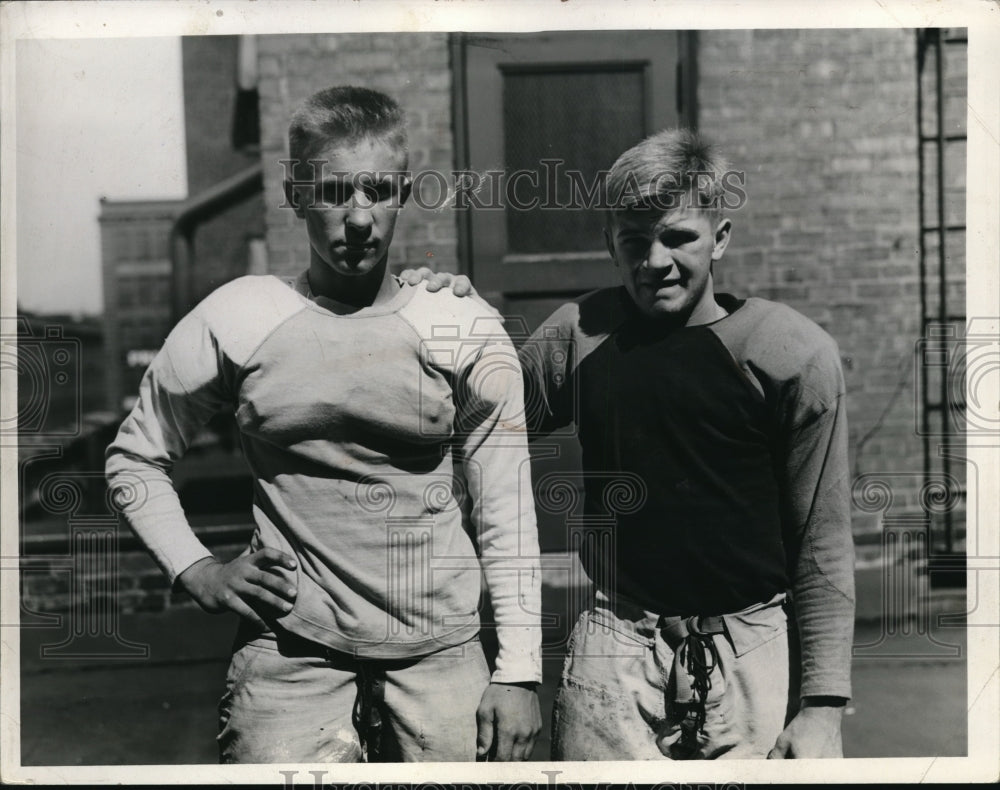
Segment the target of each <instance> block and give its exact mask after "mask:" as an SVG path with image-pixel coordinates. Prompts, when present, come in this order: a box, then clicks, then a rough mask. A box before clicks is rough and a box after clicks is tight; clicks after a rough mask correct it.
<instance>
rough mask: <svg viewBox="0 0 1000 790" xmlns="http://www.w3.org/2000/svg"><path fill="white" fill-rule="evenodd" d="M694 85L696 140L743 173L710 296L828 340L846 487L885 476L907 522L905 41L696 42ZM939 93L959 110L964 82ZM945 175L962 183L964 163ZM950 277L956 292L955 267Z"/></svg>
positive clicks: (851, 37) (911, 339)
mask: <svg viewBox="0 0 1000 790" xmlns="http://www.w3.org/2000/svg"><path fill="white" fill-rule="evenodd" d="M699 70H700V82H699V86H698V97H699V112H700V116H699V124H700V127H701V129H702V131H703V132H704V133H705V134H706V135H707V136H709V137H710V138H711V139H713V140H714V141H715V142H717V143H718V144H719V145H720V147H721V148H722V149H723V151H724V152H725V153H726V154H727V156H728V157H729V158H730V160H731V161H732V163H733V165H734V166H735V168H736V169H737V170H745V171H746V174H747V193H748V196H749V200H748V203H747V205H746V207H745V208H744V209H742V210H740V211H738V212H736V213H735V214H734V215H733V219H734V223H735V231H734V238H733V242H732V244H731V246H730V248H729V251H728V252H727V253H726V258H725V260H724V261H723V262H722V264H721V265H720V266H719V267H718V271H717V278H718V285H719V289H720V290H723V291H727V290H731V291H734V292H736V293H740V294H746V295H757V296H761V297H765V298H769V299H775V300H779V301H782V302H785V303H787V304H789V305H791V306H792V307H794V308H795V309H797V310H799V311H801V312H802V313H804V314H805V315H807V316H809V317H810V318H812V319H813V320H815V321H816V322H818V323H819V324H820V325H821V326H823V327H824V328H825V329H826V330H827V331H828V332H830V334H831V335H833V337H834V338H836V340H837V341H838V343H839V344H840V349H841V354H842V358H843V363H844V372H845V376H846V379H847V390H848V414H849V416H850V438H851V463H852V465H853V470H854V473H855V474H856V475H861V474H865V473H891V474H892V475H893V477H892V481H891V483H890V485H891V487H892V490H893V495H894V497H895V504H896V506H901V507H904V508H913V507H916V506H917V505H918V503H917V489H918V487H919V485H920V482H921V481H920V479H919V477H918V476H917V475H916V473H919V472H920V471H921V469H922V457H923V456H922V445H921V440H920V438H919V437H918V436H917V435H916V430H915V425H916V415H917V411H916V409H917V405H916V397H917V393H916V391H915V386H914V380H915V375H914V370H913V365H914V347H915V344H916V342H917V340H918V339H919V338H920V336H921V333H922V327H921V317H920V301H919V278H918V253H919V245H920V238H919V236H920V233H919V217H918V190H919V182H918V163H917V145H918V143H917V121H916V96H917V81H916V73H917V63H916V42H915V33H914V32H913V31H907V30H902V31H900V30H851V31H836V30H788V31H782V30H740V31H705V32H703V33H702V34H701V35H700V41H699ZM949 88H950V89H951V90H952V91H953V92H956V91H957V92H961V93H962V94H963V95H964V89H965V87H964V78H963V77H962V76H957V77H956V76H953V77H952V78H951V81H950V83H949ZM951 171H952V172H951V177H952V179H954V178H956V177H959V176H960V177H961V178H962V179H964V162H963V163H962V165H961V166H960V167H952V168H951ZM952 186H955V185H954V184H952ZM963 186H964V183H963V184H961V185H959V186H958V187H957V189H958V193H959V194H961V190H962V187H963ZM962 205H964V204H959V206H962ZM950 268H951V271H952V273H953V276H954V282H955V286H956V287H959V283H962V282H964V275H965V272H964V259H963V258H962V257H961V256H955V258H954V260H952V261H950ZM932 287H933V283H932ZM899 475H902V476H899ZM873 526H874V525H873V524H872V519H865V518H863V517H859V518H858V520H857V527H856V529H857V530H858V531H864V530H865V529H866V528H872V527H873Z"/></svg>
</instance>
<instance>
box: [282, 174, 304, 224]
mask: <svg viewBox="0 0 1000 790" xmlns="http://www.w3.org/2000/svg"><path fill="white" fill-rule="evenodd" d="M282 184H283V186H284V187H285V200H286V201H287V203H286V205H289V206H291V207H292V209H293V210H294V211H295V216H296V217H298V218H299V219H302V218H303V217H304V216H305V212H304V211H303V209H302V206H301V205H300V204H299V196H298V195H296V194H295V187H293V186H292V182H291V181H289V180H288V179H287V178H286V179H285V180H284V181H283V182H282Z"/></svg>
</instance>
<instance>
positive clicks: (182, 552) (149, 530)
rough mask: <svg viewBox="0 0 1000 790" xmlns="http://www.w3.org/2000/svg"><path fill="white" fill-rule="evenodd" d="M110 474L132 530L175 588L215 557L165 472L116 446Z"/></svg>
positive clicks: (109, 463)
mask: <svg viewBox="0 0 1000 790" xmlns="http://www.w3.org/2000/svg"><path fill="white" fill-rule="evenodd" d="M106 472H107V478H108V485H109V487H110V488H111V489H112V490H113V491H114V492H115V501H116V503H117V506H118V508H120V510H121V512H122V513H123V514H124V516H125V519H126V521H127V523H128V525H129V527H130V528H131V529H132V531H133V532H134V533H135V534H136V536H137V537H138V538H139V540H140V541H141V542H142V544H143V545H144V546H145V547H146V549H147V550H148V551H149V553H150V554H151V555H152V557H153V559H154V560H155V561H156V563H157V565H159V566H160V568H161V569H162V570H163V572H164V573H165V574H166V576H167V578H168V579H169V580H170V583H171V584H174V582H176V581H177V577H178V576H179V575H180V574H181V573H183V572H184V571H185V570H186V569H187V568H189V567H190V566H191V565H193V564H194V563H196V562H198V561H199V560H202V559H204V558H206V557H211V556H212V553H211V552H210V551H209V550H208V549H207V548H206V547H205V545H204V544H203V543H202V542H201V541H200V540H198V538H197V536H196V535H195V533H194V530H192V529H191V526H190V524H189V523H188V521H187V518H186V516H185V515H184V510H183V508H182V507H181V503H180V499H179V498H178V496H177V492H176V490H175V489H174V486H173V483H172V481H171V479H170V476H169V475H168V474H167V473H166V472H165V471H163V470H162V469H159V468H157V467H156V466H155V465H153V464H151V463H149V462H146V461H142V460H140V459H138V458H136V457H134V456H130V455H128V454H127V453H125V452H123V451H120V450H118V449H116V447H115V445H112V447H111V448H110V449H109V452H108V460H107V466H106Z"/></svg>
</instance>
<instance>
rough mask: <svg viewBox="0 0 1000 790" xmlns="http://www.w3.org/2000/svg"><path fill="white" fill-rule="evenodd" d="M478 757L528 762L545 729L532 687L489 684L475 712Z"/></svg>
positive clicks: (501, 760)
mask: <svg viewBox="0 0 1000 790" xmlns="http://www.w3.org/2000/svg"><path fill="white" fill-rule="evenodd" d="M476 721H477V722H478V725H479V735H478V738H477V739H476V754H477V755H479V756H480V757H483V756H486V757H488V758H489V759H490V760H495V761H497V762H510V761H518V760H528V759H530V758H531V752H532V750H533V749H534V748H535V738H537V737H538V733H539V732H541V730H542V711H541V709H540V708H539V706H538V695H537V694H536V693H535V691H534V689H533V688H530V689H529V688H525V687H524V686H521V685H517V684H511V683H490V685H489V686H487V687H486V691H485V692H483V698H482V700H480V702H479V710H478V711H476Z"/></svg>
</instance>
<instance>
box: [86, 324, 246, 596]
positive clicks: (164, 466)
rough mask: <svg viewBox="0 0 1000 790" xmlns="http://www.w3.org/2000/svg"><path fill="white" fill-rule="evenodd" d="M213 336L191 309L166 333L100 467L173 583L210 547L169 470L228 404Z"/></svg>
mask: <svg viewBox="0 0 1000 790" xmlns="http://www.w3.org/2000/svg"><path fill="white" fill-rule="evenodd" d="M225 389H226V388H225V385H224V383H223V381H222V376H221V375H220V365H219V356H218V352H217V349H216V345H215V342H214V340H213V338H212V336H211V333H210V332H209V330H208V328H207V327H206V325H205V324H204V322H203V321H202V320H201V319H200V317H199V316H198V314H197V313H192V314H190V315H188V316H187V317H185V318H184V319H183V320H182V321H181V322H180V323H178V325H177V326H176V327H175V328H174V330H173V331H172V332H171V333H170V335H169V337H168V338H167V340H166V342H165V343H164V345H163V348H162V349H161V350H160V352H159V353H158V354H157V355H156V357H155V358H154V360H153V362H152V363H151V364H150V366H149V369H148V370H147V371H146V373H145V375H144V376H143V378H142V383H141V384H140V385H139V399H138V401H137V402H136V404H135V406H134V408H133V409H132V411H131V413H130V414H129V415H128V417H126V418H125V421H124V423H122V426H121V429H120V430H119V432H118V435H117V436H116V438H115V440H114V442H112V444H111V445H110V446H109V447H108V450H107V455H106V466H105V471H106V474H107V478H108V483H109V486H110V487H111V488H112V489H113V490H115V491H116V499H117V501H118V502H119V506H120V507H122V509H123V512H124V513H125V517H126V519H127V521H128V523H129V526H130V527H131V528H132V530H133V531H134V532H135V533H136V535H137V536H138V537H139V539H140V540H141V541H142V542H143V544H144V545H145V546H146V548H147V549H148V550H149V552H150V553H151V554H152V555H153V558H154V559H155V560H156V562H157V563H158V564H159V566H160V567H161V568H162V569H163V571H164V573H166V575H167V577H168V578H169V579H170V582H171V584H172V583H173V582H174V581H175V580H176V579H177V576H179V575H180V574H181V573H182V572H183V571H184V570H185V569H186V568H188V567H190V566H191V565H192V564H194V563H195V562H197V561H198V560H200V559H203V558H204V557H208V556H211V552H210V551H209V550H208V549H207V548H206V547H205V546H204V545H203V544H202V543H201V541H199V540H198V538H197V537H196V536H195V534H194V531H193V530H192V529H191V527H190V525H189V524H188V521H187V518H186V517H185V515H184V511H183V509H182V507H181V504H180V500H179V499H178V496H177V492H176V491H175V490H174V486H173V483H172V481H171V479H170V470H171V468H172V467H173V464H174V462H175V461H176V460H177V459H178V458H180V457H181V456H182V455H183V454H184V452H185V450H186V449H187V447H188V445H189V444H190V442H191V440H192V439H193V438H194V436H195V435H196V434H197V432H198V431H199V430H200V429H201V427H202V426H203V425H204V424H205V423H206V422H207V421H208V420H209V419H210V418H211V416H212V415H213V414H215V413H216V412H217V411H219V409H220V408H221V407H222V406H223V405H224V404H225V403H226V400H227V399H226V395H225Z"/></svg>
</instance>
